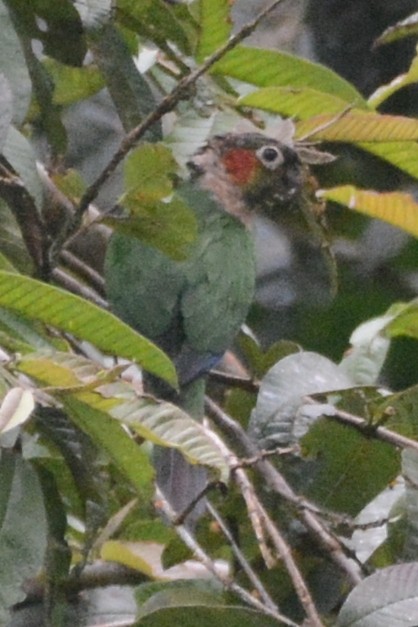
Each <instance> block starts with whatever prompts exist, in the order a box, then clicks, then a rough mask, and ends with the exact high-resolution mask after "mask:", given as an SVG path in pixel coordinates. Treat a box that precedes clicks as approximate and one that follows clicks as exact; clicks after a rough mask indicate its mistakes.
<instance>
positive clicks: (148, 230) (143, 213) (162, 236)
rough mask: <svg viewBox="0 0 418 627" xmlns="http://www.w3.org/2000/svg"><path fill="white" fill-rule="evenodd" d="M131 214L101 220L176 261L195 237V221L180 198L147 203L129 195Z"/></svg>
mask: <svg viewBox="0 0 418 627" xmlns="http://www.w3.org/2000/svg"><path fill="white" fill-rule="evenodd" d="M129 208H130V209H131V210H132V214H133V215H131V217H129V218H123V219H118V218H114V217H112V216H108V217H106V218H105V219H104V220H103V222H104V223H105V224H108V225H109V226H111V227H113V228H114V229H115V230H116V231H119V232H120V233H126V234H127V235H131V236H132V237H137V238H138V239H140V240H142V241H144V242H146V243H147V244H150V245H151V246H154V247H155V248H158V249H159V250H161V251H162V252H163V253H165V254H166V255H168V256H169V257H171V258H172V259H175V260H177V261H183V260H184V259H186V258H187V256H188V254H189V253H190V245H191V244H192V243H193V242H194V240H195V239H196V236H197V222H196V218H195V215H194V213H193V212H192V210H191V209H190V208H189V207H188V206H187V205H186V204H185V203H184V202H183V200H182V199H181V198H179V197H178V196H175V197H174V198H172V199H171V200H170V201H169V202H163V201H155V202H153V203H151V204H147V203H143V202H141V199H138V201H136V199H134V198H133V196H131V197H130V200H129Z"/></svg>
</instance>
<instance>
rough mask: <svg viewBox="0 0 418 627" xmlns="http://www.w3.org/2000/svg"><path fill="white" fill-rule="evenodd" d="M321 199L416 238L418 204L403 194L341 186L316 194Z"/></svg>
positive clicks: (417, 232)
mask: <svg viewBox="0 0 418 627" xmlns="http://www.w3.org/2000/svg"><path fill="white" fill-rule="evenodd" d="M318 195H320V197H321V198H326V199H327V200H332V201H334V202H337V203H339V204H341V205H345V206H346V207H348V208H349V209H354V210H355V211H359V212H360V213H364V214H366V215H368V216H370V217H372V218H379V219H380V220H385V222H389V224H392V225H393V226H397V227H399V228H401V229H403V230H404V231H407V232H408V233H411V235H414V236H415V237H418V203H417V202H416V201H415V200H414V198H413V197H412V196H411V195H410V194H406V193H404V192H381V193H380V192H376V191H373V190H364V189H357V188H356V187H354V186H353V185H342V186H340V187H332V188H330V189H324V190H320V192H318Z"/></svg>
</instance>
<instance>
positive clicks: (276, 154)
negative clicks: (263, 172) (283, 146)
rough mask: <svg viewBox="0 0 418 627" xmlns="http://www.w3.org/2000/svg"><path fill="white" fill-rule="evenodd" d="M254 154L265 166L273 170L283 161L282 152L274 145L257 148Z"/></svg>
mask: <svg viewBox="0 0 418 627" xmlns="http://www.w3.org/2000/svg"><path fill="white" fill-rule="evenodd" d="M256 154H257V157H258V158H259V159H260V161H261V162H262V163H263V164H264V165H265V166H266V168H269V169H270V170H275V169H276V168H277V167H278V166H279V165H281V164H282V163H283V162H284V157H283V153H282V151H281V150H279V148H277V147H276V146H263V147H262V148H260V150H257V153H256Z"/></svg>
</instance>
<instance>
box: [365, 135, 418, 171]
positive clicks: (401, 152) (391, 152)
mask: <svg viewBox="0 0 418 627" xmlns="http://www.w3.org/2000/svg"><path fill="white" fill-rule="evenodd" d="M357 145H358V146H359V148H362V149H363V150H367V152H370V153H372V154H373V155H376V157H380V158H381V159H384V160H385V161H388V163H391V164H392V165H394V166H396V167H397V168H399V169H400V170H402V171H403V172H406V173H407V174H409V175H410V176H413V177H415V178H417V179H418V143H417V142H411V141H404V142H359V143H358V144H357Z"/></svg>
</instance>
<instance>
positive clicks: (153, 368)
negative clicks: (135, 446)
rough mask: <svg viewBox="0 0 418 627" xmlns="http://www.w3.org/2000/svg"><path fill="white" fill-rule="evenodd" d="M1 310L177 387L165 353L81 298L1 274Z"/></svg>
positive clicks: (113, 317)
mask: <svg viewBox="0 0 418 627" xmlns="http://www.w3.org/2000/svg"><path fill="white" fill-rule="evenodd" d="M0 306H1V307H4V308H5V309H10V310H11V311H15V312H17V313H19V314H22V315H23V316H26V317H28V318H32V319H35V320H39V321H41V322H44V323H45V324H49V325H51V326H53V327H56V328H57V329H59V330H61V331H65V332H67V333H71V334H72V335H74V336H76V337H78V338H79V339H82V340H86V341H88V342H91V343H92V344H94V345H95V346H97V348H99V349H100V350H102V351H104V352H107V353H110V354H112V355H117V356H120V357H126V358H127V359H130V360H133V361H135V362H137V363H138V364H139V365H140V366H142V367H143V368H145V370H148V371H149V372H152V373H153V374H156V375H157V376H159V377H161V378H162V379H165V380H166V381H168V382H169V383H170V384H171V385H174V386H175V385H177V376H176V371H175V368H174V365H173V364H172V362H171V361H170V359H169V358H168V357H167V356H166V355H165V353H163V352H162V351H161V350H160V349H159V348H158V347H157V346H155V344H153V343H152V342H150V341H149V340H147V339H146V338H144V337H143V336H141V335H139V333H137V332H136V331H134V330H133V329H131V327H129V326H128V325H127V324H125V323H124V322H122V321H121V320H119V319H118V318H117V317H116V316H114V315H113V314H111V313H109V312H108V311H104V310H103V309H100V307H97V305H94V304H93V303H89V302H87V301H86V300H84V299H83V298H80V297H79V296H75V295H73V294H69V293H68V292H66V291H64V290H62V289H60V288H58V287H54V286H52V285H47V284H45V283H42V282H41V281H37V280H35V279H31V278H29V277H26V276H22V275H18V274H11V273H8V272H2V271H0Z"/></svg>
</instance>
